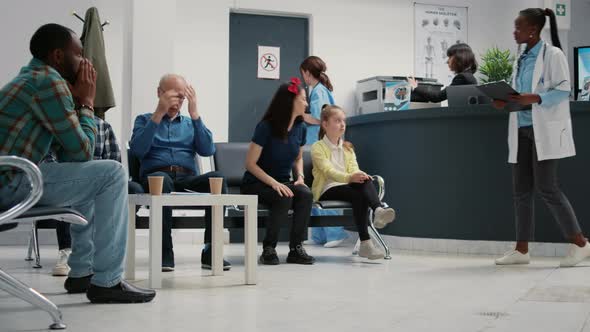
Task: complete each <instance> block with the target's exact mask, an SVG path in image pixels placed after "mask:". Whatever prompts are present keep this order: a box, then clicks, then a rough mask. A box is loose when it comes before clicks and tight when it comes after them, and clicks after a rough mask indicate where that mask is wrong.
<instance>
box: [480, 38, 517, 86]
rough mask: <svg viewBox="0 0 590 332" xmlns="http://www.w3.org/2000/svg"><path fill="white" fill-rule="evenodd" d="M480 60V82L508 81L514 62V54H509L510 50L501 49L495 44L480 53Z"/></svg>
mask: <svg viewBox="0 0 590 332" xmlns="http://www.w3.org/2000/svg"><path fill="white" fill-rule="evenodd" d="M481 62H482V63H481V66H480V67H479V72H480V74H481V77H480V81H481V82H482V83H490V82H497V81H502V80H504V81H506V82H510V78H511V77H512V65H513V63H514V56H512V54H510V50H505V51H503V50H501V49H499V48H498V47H497V46H494V47H492V48H490V49H488V50H487V51H486V52H485V53H484V54H483V55H482V57H481Z"/></svg>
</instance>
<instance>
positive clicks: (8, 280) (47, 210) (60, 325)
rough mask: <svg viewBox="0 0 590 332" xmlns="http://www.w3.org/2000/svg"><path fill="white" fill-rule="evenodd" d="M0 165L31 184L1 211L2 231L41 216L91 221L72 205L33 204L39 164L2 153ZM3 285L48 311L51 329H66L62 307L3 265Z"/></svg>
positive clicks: (40, 189)
mask: <svg viewBox="0 0 590 332" xmlns="http://www.w3.org/2000/svg"><path fill="white" fill-rule="evenodd" d="M0 166H11V167H13V168H17V169H20V170H22V171H23V172H24V174H25V175H26V176H27V178H28V179H29V182H30V186H31V191H30V193H29V194H28V196H27V197H26V198H25V199H24V200H23V201H22V202H20V203H19V204H17V205H15V206H14V207H12V208H10V209H9V210H7V211H3V212H2V213H1V214H0V231H6V230H9V229H12V228H15V227H16V226H17V224H18V223H24V222H34V221H36V220H41V219H57V220H61V221H65V222H69V223H72V224H79V225H86V224H88V221H87V220H86V219H85V218H84V217H83V216H82V215H81V214H80V213H78V212H77V211H75V210H72V209H68V208H55V207H33V206H34V205H35V204H36V203H37V202H38V201H39V199H40V198H41V196H42V195H43V178H42V175H41V171H40V170H39V168H38V167H37V166H36V165H35V164H33V163H32V162H30V161H28V160H27V159H24V158H20V157H15V156H2V157H0ZM37 250H38V248H37ZM0 289H2V290H4V291H6V292H7V293H9V294H12V295H14V296H16V297H18V298H20V299H21V300H24V301H26V302H28V303H30V304H32V305H33V306H34V307H36V308H39V309H41V310H43V311H45V312H47V313H48V314H49V315H50V316H51V319H52V320H53V324H51V325H50V326H49V328H50V329H52V330H63V329H65V328H66V325H65V324H64V322H63V320H62V314H61V311H60V310H59V309H58V308H57V306H56V305H55V304H54V303H53V302H51V301H50V300H48V299H47V298H46V297H45V296H43V295H41V294H40V293H39V292H37V291H36V290H35V289H33V288H31V287H29V286H27V285H26V284H24V283H22V282H21V281H19V280H18V279H16V278H14V277H12V276H11V275H9V274H8V273H6V272H4V271H3V270H2V269H0Z"/></svg>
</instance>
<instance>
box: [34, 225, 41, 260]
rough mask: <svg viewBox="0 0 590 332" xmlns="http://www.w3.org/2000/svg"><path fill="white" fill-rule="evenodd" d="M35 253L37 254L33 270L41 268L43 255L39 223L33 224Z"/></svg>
mask: <svg viewBox="0 0 590 332" xmlns="http://www.w3.org/2000/svg"><path fill="white" fill-rule="evenodd" d="M33 251H34V252H35V265H33V268H35V269H40V268H42V267H43V266H41V254H40V252H39V231H38V229H37V222H33Z"/></svg>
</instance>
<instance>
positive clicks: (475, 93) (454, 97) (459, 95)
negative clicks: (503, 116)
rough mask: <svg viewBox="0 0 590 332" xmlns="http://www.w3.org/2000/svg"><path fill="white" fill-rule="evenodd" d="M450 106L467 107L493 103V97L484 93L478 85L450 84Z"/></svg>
mask: <svg viewBox="0 0 590 332" xmlns="http://www.w3.org/2000/svg"><path fill="white" fill-rule="evenodd" d="M447 99H448V101H449V107H465V106H472V105H483V104H491V103H492V99H491V98H489V97H487V96H486V95H484V94H483V93H482V92H481V91H479V89H477V88H476V85H449V86H448V87H447Z"/></svg>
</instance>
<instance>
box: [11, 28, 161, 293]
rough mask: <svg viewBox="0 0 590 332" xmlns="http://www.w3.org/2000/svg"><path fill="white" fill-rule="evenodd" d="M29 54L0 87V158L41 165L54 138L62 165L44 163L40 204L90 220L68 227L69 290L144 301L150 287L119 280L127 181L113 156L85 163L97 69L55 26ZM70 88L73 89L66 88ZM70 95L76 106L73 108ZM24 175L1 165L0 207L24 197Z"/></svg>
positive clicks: (69, 34) (71, 36)
mask: <svg viewBox="0 0 590 332" xmlns="http://www.w3.org/2000/svg"><path fill="white" fill-rule="evenodd" d="M30 50H31V53H32V55H33V59H32V60H31V61H30V62H29V64H28V65H27V66H25V67H23V68H22V69H21V71H20V73H19V74H18V75H17V76H16V78H14V79H13V80H12V81H11V82H10V83H8V84H7V85H6V86H4V87H3V88H2V89H0V155H15V156H20V157H23V158H27V159H29V160H30V161H32V162H34V163H37V164H39V162H40V161H41V159H42V158H43V157H44V156H45V155H47V153H48V151H49V149H50V147H51V145H52V143H54V142H55V144H56V145H57V146H59V150H58V152H57V156H58V158H59V160H60V161H64V162H62V163H41V164H40V165H39V168H40V170H41V173H42V174H43V196H42V197H41V199H40V200H39V204H40V205H48V206H62V207H72V208H74V209H76V210H78V211H79V212H80V213H82V214H83V215H84V216H85V217H86V219H87V220H88V225H72V226H71V233H72V240H73V241H72V254H71V256H70V258H69V261H68V263H69V265H70V267H71V271H70V273H69V277H68V279H67V280H66V282H65V285H64V286H65V288H66V290H67V291H68V292H69V293H86V296H87V297H88V299H89V300H90V301H91V302H94V303H113V302H118V303H130V302H149V301H151V300H152V299H153V298H154V297H155V295H156V294H155V292H154V291H153V290H145V289H140V288H137V287H135V286H133V285H131V284H129V283H127V282H126V281H125V280H123V278H122V275H123V263H124V258H125V249H126V240H127V223H128V215H127V207H126V205H127V191H126V190H125V189H126V184H127V179H126V175H125V171H124V169H123V167H122V165H121V164H120V163H118V162H115V161H112V160H98V161H90V160H91V159H92V152H93V151H94V144H95V137H96V125H95V123H94V119H93V118H94V111H93V102H94V96H95V94H96V71H95V70H94V68H93V67H92V65H91V64H90V62H89V61H88V60H87V59H84V58H83V57H82V44H81V43H80V40H79V39H78V37H77V36H76V34H75V33H74V32H73V31H71V30H70V29H68V28H66V27H63V26H61V25H58V24H46V25H44V26H42V27H40V28H39V29H38V30H37V31H36V32H35V34H34V35H33V37H32V38H31V43H30ZM70 85H71V86H70ZM74 99H76V101H77V102H78V104H80V105H81V107H80V109H79V110H75V109H74ZM29 190H30V185H29V180H28V178H27V177H26V176H25V175H24V174H23V173H19V172H16V171H14V170H12V169H6V168H2V169H0V210H2V209H9V208H11V207H13V206H15V205H17V204H18V203H19V202H20V201H22V200H23V199H24V198H25V197H26V196H27V195H28V194H29Z"/></svg>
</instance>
